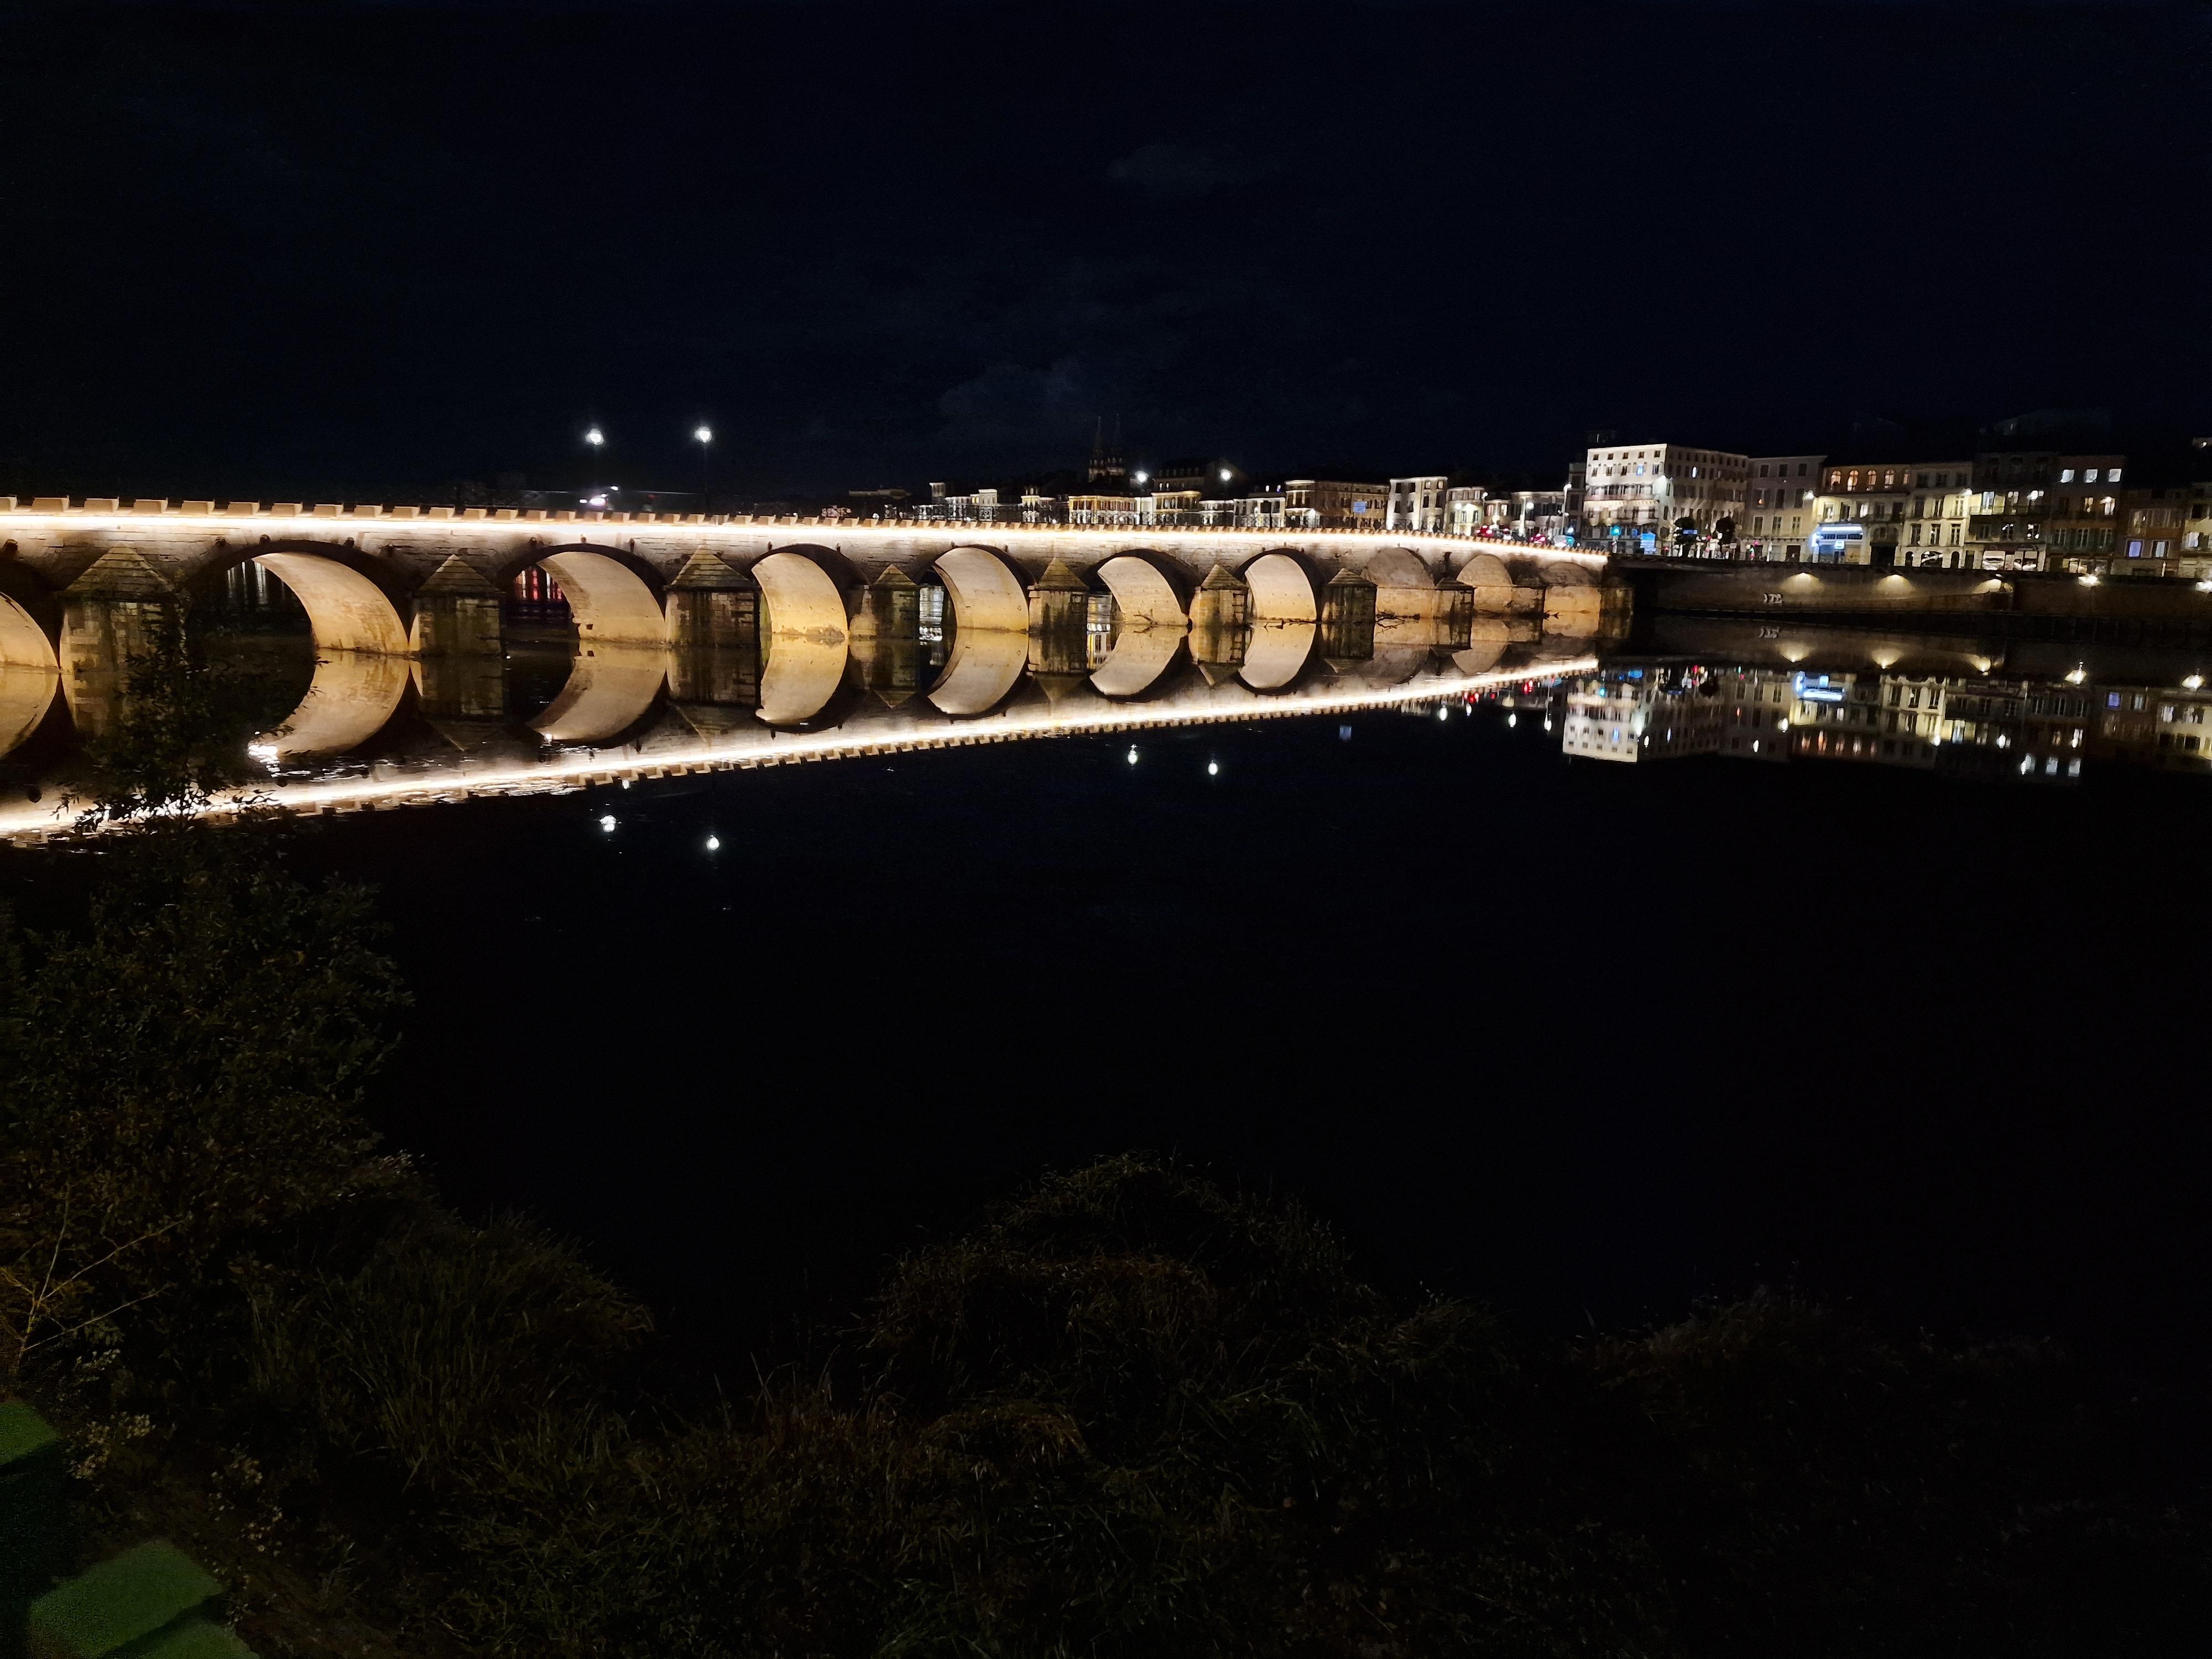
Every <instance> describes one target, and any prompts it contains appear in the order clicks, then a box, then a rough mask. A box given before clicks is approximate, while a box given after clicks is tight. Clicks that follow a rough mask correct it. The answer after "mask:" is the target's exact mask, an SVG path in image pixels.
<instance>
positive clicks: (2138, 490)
mask: <svg viewBox="0 0 2212 1659" xmlns="http://www.w3.org/2000/svg"><path fill="white" fill-rule="evenodd" d="M2201 493H2202V491H2201V489H2199V490H2194V491H2192V490H2191V489H2190V488H2188V487H2187V486H2185V485H2179V484H2177V485H2171V486H2159V485H2136V484H2130V485H2126V486H2124V487H2123V488H2122V489H2121V491H2120V494H2119V499H2118V502H2117V503H2116V504H2115V510H2114V513H2113V517H2114V519H2115V520H2118V527H2117V529H2116V530H2115V531H2114V532H2113V538H2112V539H2113V551H2112V565H2111V568H2112V570H2114V571H2116V572H2119V571H2129V572H2140V573H2142V574H2145V575H2156V576H2173V575H2179V574H2180V573H2181V556H2182V553H2183V550H2184V549H2183V546H2182V544H2183V542H2184V540H2185V538H2186V535H2187V530H2188V524H2189V515H2190V498H2191V495H2192V494H2201Z"/></svg>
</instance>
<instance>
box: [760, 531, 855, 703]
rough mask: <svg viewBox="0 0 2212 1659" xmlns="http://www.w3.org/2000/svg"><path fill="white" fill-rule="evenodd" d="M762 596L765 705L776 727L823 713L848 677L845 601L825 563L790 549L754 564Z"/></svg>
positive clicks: (761, 701)
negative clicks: (823, 565)
mask: <svg viewBox="0 0 2212 1659" xmlns="http://www.w3.org/2000/svg"><path fill="white" fill-rule="evenodd" d="M750 574H751V576H752V579H753V580H755V581H757V582H758V583H759V584H760V591H761V612H762V614H761V623H760V639H761V678H760V703H759V706H758V707H757V708H756V709H755V710H754V713H755V714H757V715H758V717H759V718H760V719H761V720H763V721H765V722H767V723H768V724H769V725H770V726H798V725H800V724H802V723H803V722H805V721H806V720H811V719H813V718H814V716H815V715H817V714H820V713H821V712H822V710H823V708H824V707H825V706H826V705H827V704H828V703H829V699H830V698H831V697H833V696H836V692H837V688H838V686H839V684H841V683H842V681H843V679H844V677H845V649H846V626H845V622H846V618H845V598H844V595H843V594H842V593H840V592H838V591H837V584H836V581H835V580H832V579H831V577H830V574H829V572H828V571H827V570H825V569H823V567H822V564H821V562H819V561H818V560H817V559H814V558H812V557H811V556H808V555H806V554H805V553H800V552H797V551H794V550H791V549H789V548H786V549H783V550H779V551H777V552H774V553H770V554H769V555H767V556H765V557H763V558H759V559H756V560H755V561H754V562H753V564H752V567H751V571H750Z"/></svg>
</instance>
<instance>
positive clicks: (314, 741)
mask: <svg viewBox="0 0 2212 1659" xmlns="http://www.w3.org/2000/svg"><path fill="white" fill-rule="evenodd" d="M409 678H410V665H409V663H408V661H407V659H405V658H404V657H388V656H384V655H382V654H380V653H375V652H369V651H326V652H319V653H317V655H316V658H315V678H314V679H313V682H311V683H310V684H309V685H308V687H307V696H304V697H302V698H301V700H300V706H299V707H298V708H295V709H294V710H293V711H292V712H291V714H289V716H287V717H286V719H285V720H284V723H283V725H282V726H278V727H276V730H275V731H273V732H262V733H260V734H259V735H258V736H257V737H255V738H253V740H252V742H251V743H249V744H247V745H246V752H247V753H248V754H250V755H252V756H253V757H255V758H256V759H258V760H268V761H290V760H299V759H303V758H306V757H309V756H315V755H338V754H343V753H344V752H345V751H346V750H349V749H357V748H359V747H360V746H361V745H362V744H365V743H367V742H368V740H369V739H370V738H373V737H374V736H375V735H376V734H377V733H378V732H380V731H382V730H383V729H384V726H385V723H386V721H387V720H390V719H391V718H392V715H393V714H395V713H397V712H398V708H399V699H400V697H401V696H402V695H404V693H405V691H406V690H407V683H408V680H409Z"/></svg>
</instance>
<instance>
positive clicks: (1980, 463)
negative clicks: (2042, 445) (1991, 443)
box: [1966, 450, 2127, 575]
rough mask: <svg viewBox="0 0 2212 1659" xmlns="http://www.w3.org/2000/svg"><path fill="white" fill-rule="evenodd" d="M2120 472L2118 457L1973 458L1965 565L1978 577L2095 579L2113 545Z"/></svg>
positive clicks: (1998, 454) (2040, 453) (2038, 453)
mask: <svg viewBox="0 0 2212 1659" xmlns="http://www.w3.org/2000/svg"><path fill="white" fill-rule="evenodd" d="M2126 465H2127V457H2126V456H2124V455H2067V454H2061V453H2057V452H2055V451H2051V450H2004V451H1993V452H1984V453H1982V454H1980V455H1978V456H1977V457H1975V459H1974V473H1973V484H1972V488H1973V500H1972V501H1971V502H1970V503H1969V504H1968V513H1967V520H1966V549H1967V559H1966V563H1967V564H1968V565H1969V566H1970V567H1971V568H1975V569H1978V570H2071V571H2074V572H2075V574H2081V575H2097V574H2102V573H2103V572H2104V571H2105V570H2106V568H2109V566H2110V565H2111V563H2112V556H2113V552H2114V550H2115V546H2116V544H2117V541H2118V526H2119V497H2120V486H2121V483H2122V481H2123V479H2124V477H2125V469H2126Z"/></svg>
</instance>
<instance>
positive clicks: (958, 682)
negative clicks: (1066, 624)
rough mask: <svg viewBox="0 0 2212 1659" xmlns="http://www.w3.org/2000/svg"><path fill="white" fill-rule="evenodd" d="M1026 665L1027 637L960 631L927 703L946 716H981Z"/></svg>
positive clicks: (998, 631)
mask: <svg viewBox="0 0 2212 1659" xmlns="http://www.w3.org/2000/svg"><path fill="white" fill-rule="evenodd" d="M1029 665H1030V636H1029V635H1028V634H1027V633H1020V634H1016V633H1013V632H1012V631H1010V630H1008V629H1003V628H990V629H982V628H975V629H970V628H963V629H959V630H958V631H957V632H956V633H955V634H954V635H953V636H952V660H951V662H949V663H947V664H946V665H945V672H944V673H943V674H942V675H940V676H939V678H938V681H937V684H935V685H933V686H932V687H931V688H930V690H929V700H930V702H933V703H934V704H936V705H937V707H938V708H939V710H941V711H942V712H943V713H945V714H984V713H986V712H987V711H988V710H990V709H992V708H996V707H998V705H999V703H1000V702H1001V701H1002V700H1004V698H1005V697H1006V693H1007V692H1009V691H1011V690H1013V689H1014V684H1015V682H1016V681H1018V680H1019V679H1020V678H1021V677H1022V671H1023V670H1024V669H1025V668H1027V667H1028V666H1029Z"/></svg>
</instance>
